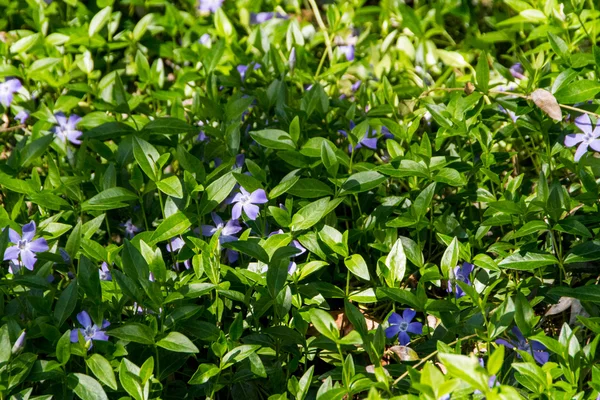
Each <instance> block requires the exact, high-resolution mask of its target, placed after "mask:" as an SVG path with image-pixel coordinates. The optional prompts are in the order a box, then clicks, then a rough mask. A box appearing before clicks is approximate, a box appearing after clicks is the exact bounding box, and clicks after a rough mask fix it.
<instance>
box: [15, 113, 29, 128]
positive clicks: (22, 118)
mask: <svg viewBox="0 0 600 400" xmlns="http://www.w3.org/2000/svg"><path fill="white" fill-rule="evenodd" d="M27 118H29V111H27V110H25V109H23V110H21V111H19V112H18V113H17V115H15V121H19V123H20V124H24V123H25V121H27Z"/></svg>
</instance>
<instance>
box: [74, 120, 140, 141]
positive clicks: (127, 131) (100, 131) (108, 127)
mask: <svg viewBox="0 0 600 400" xmlns="http://www.w3.org/2000/svg"><path fill="white" fill-rule="evenodd" d="M135 132H136V130H135V129H133V128H132V127H131V126H129V125H127V124H124V123H122V122H107V123H105V124H102V125H99V126H96V127H94V128H92V129H90V130H89V131H87V132H84V133H83V137H84V139H97V140H114V139H118V138H120V137H121V136H127V135H131V134H132V133H135Z"/></svg>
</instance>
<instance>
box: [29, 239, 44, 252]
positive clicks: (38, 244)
mask: <svg viewBox="0 0 600 400" xmlns="http://www.w3.org/2000/svg"><path fill="white" fill-rule="evenodd" d="M48 248H49V247H48V242H47V241H46V239H44V238H37V239H35V240H34V241H33V242H31V243H30V244H29V250H31V251H33V252H34V253H39V252H41V251H48Z"/></svg>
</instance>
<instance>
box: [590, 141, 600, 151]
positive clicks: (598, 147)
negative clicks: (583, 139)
mask: <svg viewBox="0 0 600 400" xmlns="http://www.w3.org/2000/svg"><path fill="white" fill-rule="evenodd" d="M590 147H591V148H592V149H594V150H596V151H600V139H594V140H592V141H591V142H590Z"/></svg>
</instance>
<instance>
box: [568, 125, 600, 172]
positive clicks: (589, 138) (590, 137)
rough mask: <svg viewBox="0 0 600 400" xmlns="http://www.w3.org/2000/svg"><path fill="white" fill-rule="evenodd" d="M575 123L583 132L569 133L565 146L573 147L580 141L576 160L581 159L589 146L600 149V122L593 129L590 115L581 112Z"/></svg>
mask: <svg viewBox="0 0 600 400" xmlns="http://www.w3.org/2000/svg"><path fill="white" fill-rule="evenodd" d="M575 125H576V126H577V127H578V128H579V129H581V131H582V132H583V133H576V134H575V133H572V134H570V135H567V136H566V137H565V146H567V147H573V146H575V145H577V144H579V143H580V144H579V147H577V151H576V152H575V161H579V159H580V158H581V157H582V156H583V155H584V154H585V153H586V152H587V151H588V147H591V148H592V149H594V150H596V151H600V138H599V137H600V124H598V125H596V128H595V129H593V125H592V121H591V120H590V117H589V115H587V114H581V115H580V116H579V117H577V118H575ZM592 129H593V130H592Z"/></svg>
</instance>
